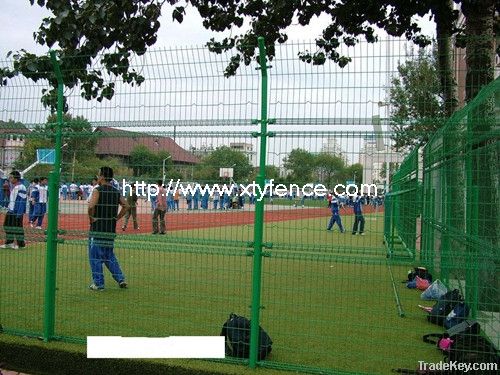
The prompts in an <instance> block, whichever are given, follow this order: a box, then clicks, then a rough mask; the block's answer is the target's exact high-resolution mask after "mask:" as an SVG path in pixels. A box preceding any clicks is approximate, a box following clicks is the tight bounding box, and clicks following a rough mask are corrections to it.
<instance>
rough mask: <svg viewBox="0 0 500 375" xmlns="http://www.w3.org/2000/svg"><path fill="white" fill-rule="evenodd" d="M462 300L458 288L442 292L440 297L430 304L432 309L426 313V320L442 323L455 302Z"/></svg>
mask: <svg viewBox="0 0 500 375" xmlns="http://www.w3.org/2000/svg"><path fill="white" fill-rule="evenodd" d="M461 301H462V297H461V296H460V292H459V291H458V289H453V290H451V291H449V292H447V293H446V294H443V295H442V296H441V298H440V299H439V300H438V301H437V302H436V303H435V304H434V306H432V310H431V312H430V313H429V315H427V320H428V321H429V322H431V323H434V324H437V325H440V326H442V325H444V319H445V318H446V317H447V316H448V314H449V313H450V312H451V310H453V308H454V307H455V306H456V305H457V303H459V302H461Z"/></svg>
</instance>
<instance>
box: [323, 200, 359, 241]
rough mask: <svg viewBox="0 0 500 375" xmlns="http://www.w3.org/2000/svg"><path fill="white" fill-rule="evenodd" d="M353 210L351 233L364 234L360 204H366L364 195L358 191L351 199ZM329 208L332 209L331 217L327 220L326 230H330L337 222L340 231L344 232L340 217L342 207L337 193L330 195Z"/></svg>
mask: <svg viewBox="0 0 500 375" xmlns="http://www.w3.org/2000/svg"><path fill="white" fill-rule="evenodd" d="M351 202H352V203H351V204H352V208H353V212H354V224H353V227H352V234H353V235H355V234H356V233H359V234H360V235H361V236H364V235H365V233H364V232H365V218H364V217H363V209H362V206H363V205H364V204H366V199H365V197H363V196H361V194H360V193H358V195H357V196H356V197H354V198H353V199H352V200H351ZM329 206H330V210H331V211H332V217H331V218H330V221H329V222H328V226H327V228H326V229H327V230H328V231H332V229H333V225H334V224H337V225H338V227H339V229H340V232H341V233H345V229H344V227H343V226H342V219H341V217H340V208H341V207H343V206H342V203H341V200H340V199H339V196H338V195H335V194H334V195H332V196H331V200H329Z"/></svg>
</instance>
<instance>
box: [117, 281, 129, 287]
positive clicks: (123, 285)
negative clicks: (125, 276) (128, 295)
mask: <svg viewBox="0 0 500 375" xmlns="http://www.w3.org/2000/svg"><path fill="white" fill-rule="evenodd" d="M118 285H120V288H122V289H127V288H128V284H127V283H126V282H125V281H122V282H120V283H119V284H118Z"/></svg>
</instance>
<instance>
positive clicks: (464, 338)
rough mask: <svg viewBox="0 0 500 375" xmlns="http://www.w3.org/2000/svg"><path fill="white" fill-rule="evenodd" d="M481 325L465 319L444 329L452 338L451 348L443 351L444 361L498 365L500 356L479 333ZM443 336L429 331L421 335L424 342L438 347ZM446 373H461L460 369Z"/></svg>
mask: <svg viewBox="0 0 500 375" xmlns="http://www.w3.org/2000/svg"><path fill="white" fill-rule="evenodd" d="M480 330H481V327H480V325H479V323H478V322H477V321H475V320H465V321H463V322H462V323H460V324H457V325H455V326H454V327H452V328H450V329H448V330H447V331H446V334H447V336H448V337H449V338H450V339H452V340H453V343H452V344H451V348H450V350H449V351H448V352H445V355H446V357H445V360H446V362H456V363H467V364H495V363H496V364H497V367H500V356H499V353H498V350H497V349H496V348H495V346H494V345H493V344H492V343H491V342H490V341H488V339H487V338H485V337H484V336H482V335H481V334H480ZM443 337H444V335H443V334H442V333H430V334H427V335H425V336H424V337H423V340H424V342H427V343H430V344H435V345H436V346H438V347H439V340H441V339H442V338H443ZM472 373H474V374H493V373H496V372H495V371H491V370H490V371H487V370H485V371H482V372H477V371H475V372H472ZM447 374H450V375H452V374H462V372H460V371H458V372H457V371H451V372H447Z"/></svg>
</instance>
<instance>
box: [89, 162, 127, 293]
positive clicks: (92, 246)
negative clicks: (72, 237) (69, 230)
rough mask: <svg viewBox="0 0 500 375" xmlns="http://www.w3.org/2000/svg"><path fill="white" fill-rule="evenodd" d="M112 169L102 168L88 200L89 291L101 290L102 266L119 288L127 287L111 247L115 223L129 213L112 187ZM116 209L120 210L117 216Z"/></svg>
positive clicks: (116, 190)
mask: <svg viewBox="0 0 500 375" xmlns="http://www.w3.org/2000/svg"><path fill="white" fill-rule="evenodd" d="M112 179H113V169H112V168H110V167H101V169H100V172H99V177H98V180H97V182H98V184H99V187H97V188H95V189H94V191H93V192H92V196H91V198H90V201H89V208H88V214H89V221H90V233H89V259H90V269H91V271H92V279H93V281H94V282H93V284H91V285H90V286H89V288H90V289H91V290H103V289H104V274H103V267H102V264H103V263H104V264H105V265H106V267H107V268H108V270H109V271H110V272H111V274H112V275H113V279H115V280H116V282H117V283H118V285H119V286H120V288H127V283H126V282H125V276H123V272H122V270H121V268H120V264H119V263H118V259H116V257H115V254H114V251H113V247H114V240H115V237H116V222H117V221H118V220H120V219H121V218H122V217H123V216H124V215H125V213H126V212H127V210H128V205H127V201H126V200H125V199H124V198H123V197H122V196H121V194H120V191H119V190H118V189H116V188H114V187H113V186H111V180H112ZM118 206H121V207H122V208H121V210H120V212H119V213H118Z"/></svg>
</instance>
